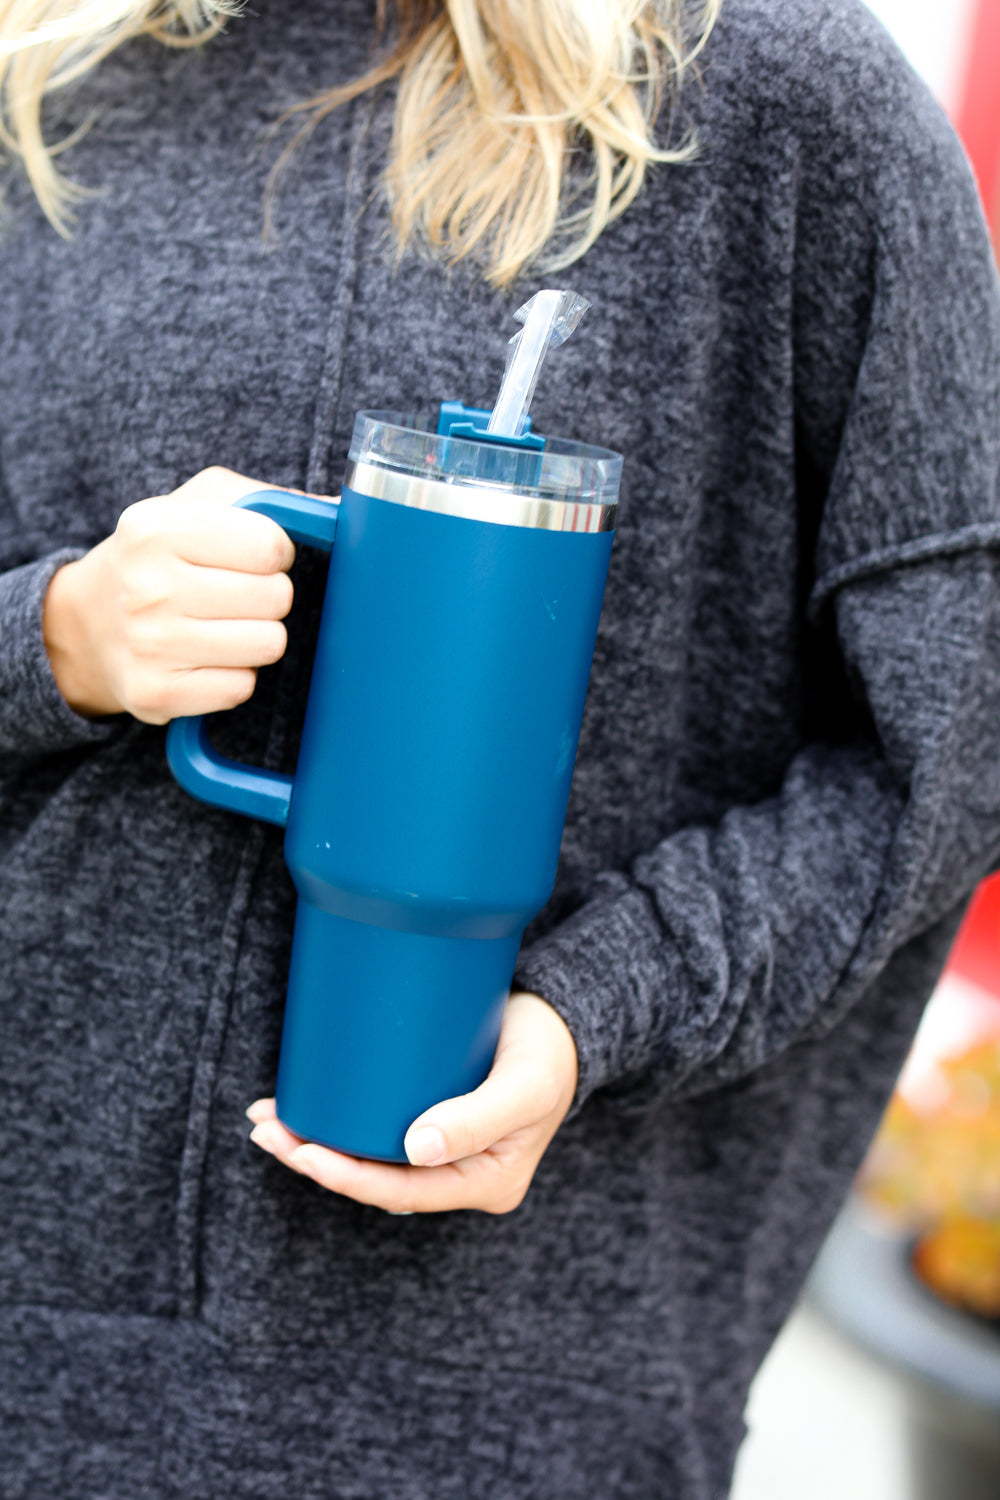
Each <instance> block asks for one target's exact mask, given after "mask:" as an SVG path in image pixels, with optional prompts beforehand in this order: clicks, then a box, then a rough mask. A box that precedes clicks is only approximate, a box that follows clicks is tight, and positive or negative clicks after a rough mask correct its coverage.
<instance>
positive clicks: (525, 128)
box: [0, 0, 722, 286]
mask: <svg viewBox="0 0 1000 1500" xmlns="http://www.w3.org/2000/svg"><path fill="white" fill-rule="evenodd" d="M385 3H386V0H379V3H378V19H379V28H378V29H379V33H380V34H381V33H382V32H383V30H384V26H385V14H384V11H385ZM721 3H722V0H694V4H693V5H692V0H396V4H395V6H394V19H395V22H396V26H395V35H396V40H395V44H394V46H393V47H392V50H391V51H390V52H389V53H388V54H387V55H386V56H384V57H382V58H381V59H380V60H379V61H377V62H376V63H374V64H373V66H372V67H371V68H370V69H369V70H368V72H366V73H365V74H363V75H362V76H361V77H360V78H357V79H355V80H354V81H353V82H352V83H350V84H347V85H345V86H343V87H340V88H336V89H332V90H330V91H329V92H328V93H326V94H322V95H319V96H318V97H316V98H314V99H308V100H304V101H302V103H300V104H298V105H296V106H295V107H294V109H293V111H291V113H297V112H300V111H306V112H307V114H308V118H307V121H306V124H305V125H304V127H303V129H302V130H301V131H300V132H299V135H298V136H297V137H296V140H295V142H293V143H292V146H291V147H289V148H287V149H286V151H285V152H284V153H283V154H282V158H281V161H284V160H285V159H286V158H287V156H288V154H289V152H290V151H291V150H292V149H294V146H295V144H296V143H297V142H298V141H299V140H300V139H301V136H302V135H303V134H305V133H307V132H308V131H309V130H311V129H312V128H314V127H315V125H316V124H317V123H318V121H319V120H321V119H322V118H323V116H324V115H326V114H328V113H329V112H330V110H332V109H335V108H337V107H338V106H339V105H341V104H343V103H344V102H345V101H346V100H348V99H350V98H353V97H355V96H357V95H358V94H361V93H363V92H365V91H367V90H368V89H371V88H374V87H377V86H378V85H379V84H381V83H384V82H386V81H388V80H390V79H398V95H397V100H396V113H395V127H394V131H393V139H392V149H391V151H390V156H389V162H388V166H387V168H386V174H385V180H386V184H387V187H388V192H389V197H390V200H391V203H392V211H393V222H394V226H395V229H396V233H397V236H398V239H399V243H400V245H401V246H405V245H408V244H411V243H413V242H414V241H417V242H421V241H422V242H423V243H424V244H425V245H427V246H429V247H430V249H431V250H432V251H433V252H434V253H436V254H438V255H440V256H441V257H443V258H444V259H445V260H447V261H449V262H453V261H458V260H462V259H464V258H465V257H468V256H472V257H473V258H475V259H476V260H477V261H478V262H480V263H481V264H482V266H483V270H484V274H485V275H486V277H487V279H488V280H489V281H491V282H492V283H493V284H494V285H497V286H506V285H508V284H509V283H510V282H511V281H513V280H514V279H515V277H516V276H517V275H518V274H519V273H520V272H521V271H523V270H524V269H526V268H527V267H528V266H538V267H539V268H540V269H548V270H553V269H556V268H558V267H562V266H566V265H569V264H570V263H571V262H572V261H574V260H576V259H578V258H579V256H581V255H582V254H583V253H584V251H585V250H587V248H588V247H589V246H590V245H592V244H593V242H594V240H595V239H596V238H597V236H598V235H599V234H600V233H601V231H602V230H603V229H604V228H605V226H606V225H607V224H608V223H609V222H610V221H611V220H612V219H614V218H617V217H618V215H619V214H621V213H623V212H624V210H625V209H626V208H627V207H628V205H629V204H630V203H631V202H632V201H633V200H634V198H635V196H636V194H637V193H638V192H639V189H640V188H641V186H642V183H643V180H644V177H645V174H646V171H647V169H648V168H649V167H650V166H651V165H652V164H653V163H655V162H677V161H682V160H685V159H687V158H688V157H689V156H690V155H691V152H692V142H691V140H690V138H689V137H688V136H686V135H684V136H682V138H681V139H680V140H679V141H678V142H677V143H675V144H670V143H669V139H668V140H667V141H666V142H663V143H661V142H658V141H657V139H656V137H655V135H654V125H655V123H656V121H657V119H658V117H659V116H660V115H661V114H662V113H664V104H665V103H667V102H669V104H670V105H671V106H673V105H674V104H675V103H676V100H677V97H678V94H679V89H680V84H681V81H682V78H683V75H684V74H685V72H686V71H687V69H688V68H689V67H690V65H691V63H692V62H693V60H694V58H695V57H696V56H697V54H698V52H699V51H700V49H701V48H702V46H703V45H704V42H705V39H706V38H707V36H708V33H709V31H710V30H711V28H712V26H713V25H714V23H715V19H716V16H717V14H718V11H719V7H720V5H721ZM241 8H242V3H241V0H0V138H2V140H3V141H4V143H5V144H6V146H7V147H8V149H10V150H11V151H13V152H14V153H16V154H17V155H18V156H19V157H20V158H21V160H22V161H23V164H24V167H25V170H26V172H27V174H28V177H29V179H30V181H31V184H32V186H33V188H34V190H35V193H36V195H37V197H38V200H39V202H40V204H41V206H42V208H43V210H44V211H45V214H46V215H47V217H48V218H49V220H50V222H51V223H52V224H53V225H54V226H55V228H56V229H58V230H59V232H60V233H63V234H66V233H67V232H68V230H69V226H70V223H71V221H72V217H73V202H74V200H75V199H76V198H78V197H79V196H81V189H79V188H78V187H77V186H76V185H75V184H74V183H73V182H72V181H71V180H70V179H68V178H67V177H66V176H65V175H64V174H63V173H62V172H60V170H59V167H58V164H57V160H56V158H57V156H58V154H59V152H60V151H63V150H65V149H66V147H67V146H68V145H71V144H72V143H73V141H75V140H76V139H77V138H78V136H79V131H77V132H75V133H74V134H73V135H72V136H70V137H68V138H66V139H65V140H63V141H61V142H58V143H57V144H55V145H50V144H49V143H48V142H46V140H45V138H44V136H43V133H42V127H41V117H40V116H41V104H42V99H43V97H44V96H45V94H47V93H49V92H50V91H52V90H54V89H58V88H62V87H64V86H65V85H67V84H68V83H70V82H72V81H73V80H75V79H77V78H79V77H80V75H81V74H83V73H85V72H86V71H87V70H89V69H90V68H92V67H93V66H94V65H95V64H96V63H98V62H99V61H100V60H101V59H102V58H104V57H106V56H107V55H108V53H109V52H111V51H113V50H114V49H115V48H116V47H118V46H120V45H121V44H122V43H123V42H125V41H128V40H130V39H131V38H133V37H136V36H139V35H143V34H146V35H153V36H155V37H157V38H159V40H160V41H162V42H165V43H167V44H169V45H172V46H193V45H198V44H199V43H201V42H204V41H206V40H207V39H208V38H209V37H210V36H212V35H213V34H214V33H215V32H217V31H218V30H220V28H221V27H223V26H224V25H225V23H226V22H227V20H229V19H230V18H231V17H233V16H235V15H237V14H238V13H239V11H240V10H241ZM666 115H667V120H668V128H667V132H666V134H667V136H668V138H669V135H670V133H671V128H672V127H673V124H674V122H673V118H672V116H673V109H672V108H670V109H668V110H666Z"/></svg>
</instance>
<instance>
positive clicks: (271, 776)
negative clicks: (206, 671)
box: [167, 714, 292, 828]
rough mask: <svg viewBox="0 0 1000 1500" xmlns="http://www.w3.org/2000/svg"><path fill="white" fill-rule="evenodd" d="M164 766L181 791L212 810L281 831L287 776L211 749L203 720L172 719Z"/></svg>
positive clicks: (285, 813)
mask: <svg viewBox="0 0 1000 1500" xmlns="http://www.w3.org/2000/svg"><path fill="white" fill-rule="evenodd" d="M167 764H168V765H169V766H170V769H171V771H173V773H174V775H175V776H176V778H177V780H178V781H179V782H180V784H181V786H182V787H183V788H184V790H185V791H186V792H189V793H190V794H191V796H192V797H197V799H198V801H199V802H207V803H209V804H210V805H211V806H212V807H224V808H225V809H226V811H227V812H235V813H243V814H244V815H245V816H246V817H248V818H258V819H259V820H260V821H261V822H262V823H276V824H277V825H278V827H279V828H284V826H285V824H286V823H287V822H288V806H289V803H290V802H291V799H292V778H291V777H290V776H283V775H282V774H281V772H280V771H265V770H264V769H263V767H257V766H245V765H241V763H240V762H239V761H236V760H227V758H226V757H225V756H224V755H220V754H219V753H218V751H216V750H213V749H212V746H211V745H210V744H209V740H208V730H207V729H206V727H205V720H204V719H203V718H202V717H201V715H200V714H199V715H198V716H197V717H195V718H191V719H173V720H172V721H171V724H170V727H169V728H168V730H167Z"/></svg>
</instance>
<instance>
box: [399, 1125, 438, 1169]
mask: <svg viewBox="0 0 1000 1500" xmlns="http://www.w3.org/2000/svg"><path fill="white" fill-rule="evenodd" d="M403 1146H404V1148H405V1150H406V1155H407V1157H408V1159H409V1161H410V1164H411V1165H412V1166H414V1167H433V1166H435V1165H436V1163H437V1162H439V1161H443V1160H444V1158H445V1156H446V1155H447V1150H448V1148H447V1146H446V1145H445V1139H444V1136H443V1135H442V1133H441V1131H440V1130H438V1128H437V1126H436V1125H418V1126H417V1128H416V1130H411V1131H410V1132H409V1133H408V1134H407V1136H406V1139H405V1140H404V1141H403Z"/></svg>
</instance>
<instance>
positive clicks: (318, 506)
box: [167, 490, 339, 828]
mask: <svg viewBox="0 0 1000 1500" xmlns="http://www.w3.org/2000/svg"><path fill="white" fill-rule="evenodd" d="M236 504H237V506H239V508H240V509H241V510H255V511H257V512H258V513H259V514H260V515H262V516H269V517H270V518H271V520H272V521H277V523H278V525H279V526H280V527H281V528H282V530H283V531H285V532H287V534H288V535H289V536H290V537H291V539H292V541H293V542H304V543H306V544H307V545H308V546H310V547H318V548H319V550H320V551H321V552H329V551H331V549H332V548H333V539H334V535H335V533H336V530H337V513H338V510H339V501H337V500H316V499H314V498H313V496H311V495H296V494H293V493H292V492H291V491H286V490H258V491H256V492H255V493H254V494H252V495H245V496H244V497H243V499H242V500H237V501H236ZM167 764H168V765H169V766H170V769H171V771H172V772H173V773H174V776H175V777H176V778H177V780H178V781H179V782H180V784H181V786H182V787H183V788H184V790H185V791H186V792H189V793H190V795H191V796H192V797H196V798H197V799H198V801H199V802H207V803H208V804H209V805H210V806H211V807H222V808H225V809H226V811H227V812H236V813H243V814H244V815H245V816H246V817H248V818H257V819H259V820H260V821H261V822H263V823H276V824H277V826H278V827H279V828H284V826H285V824H286V823H287V822H288V809H289V806H290V805H291V799H292V778H291V777H290V776H285V775H283V774H282V773H281V772H280V771H265V770H264V769H263V768H262V767H258V766H247V765H244V764H243V763H242V762H240V761H237V760H228V759H227V758H226V756H224V755H219V754H217V752H216V751H215V750H213V749H212V746H211V745H210V743H209V739H208V731H207V729H206V727H205V720H204V717H203V716H202V715H201V714H198V715H196V716H194V717H192V718H184V719H173V720H172V721H171V723H170V725H169V727H168V729H167Z"/></svg>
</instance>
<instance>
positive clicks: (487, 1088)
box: [247, 994, 577, 1214]
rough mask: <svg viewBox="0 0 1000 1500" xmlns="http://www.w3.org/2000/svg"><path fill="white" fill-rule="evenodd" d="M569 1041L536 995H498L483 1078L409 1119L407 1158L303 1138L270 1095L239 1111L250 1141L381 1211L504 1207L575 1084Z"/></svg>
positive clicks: (527, 1180) (523, 1188) (499, 1210)
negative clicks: (499, 1014) (386, 1158)
mask: <svg viewBox="0 0 1000 1500" xmlns="http://www.w3.org/2000/svg"><path fill="white" fill-rule="evenodd" d="M576 1074H577V1059H576V1046H575V1044H574V1042H573V1038H572V1036H571V1035H570V1032H569V1029H568V1027H567V1026H566V1023H565V1021H563V1019H562V1017H561V1016H559V1015H558V1014H557V1013H556V1011H554V1010H553V1009H552V1007H551V1006H550V1005H548V1004H547V1003H546V1002H545V1001H544V1000H542V999H541V998H540V997H539V996H538V995H526V994H514V995H511V997H510V999H509V1000H508V1002H507V1009H506V1011H505V1013H504V1019H503V1026H502V1028H501V1031H500V1041H499V1043H498V1045H497V1053H496V1058H495V1059H494V1062H493V1068H492V1071H491V1072H490V1076H489V1077H488V1078H487V1080H486V1082H485V1083H483V1084H482V1085H480V1087H479V1088H478V1089H476V1090H474V1092H473V1093H471V1094H464V1095H462V1096H461V1097H460V1098H457V1099H446V1100H445V1101H444V1102H443V1103H441V1104H435V1105H434V1106H433V1108H431V1109H428V1110H426V1111H425V1112H424V1113H423V1114H422V1115H420V1117H419V1118H418V1119H416V1120H414V1122H413V1124H412V1125H411V1126H410V1128H409V1130H408V1131H407V1133H406V1140H405V1142H404V1144H405V1147H406V1154H407V1156H408V1157H409V1159H410V1162H411V1163H412V1165H411V1166H408V1167H406V1166H393V1165H392V1164H390V1163H387V1162H377V1161H362V1160H359V1159H358V1158H357V1157H353V1156H344V1155H343V1154H342V1153H341V1152H339V1151H330V1150H328V1149H327V1148H326V1147H325V1146H316V1145H312V1144H303V1142H302V1141H301V1140H300V1139H299V1137H298V1136H296V1135H292V1133H291V1131H289V1130H286V1129H285V1127H284V1126H283V1125H282V1124H280V1123H279V1121H278V1120H277V1118H276V1117H275V1113H274V1100H273V1099H259V1100H258V1101H257V1103H256V1104H252V1105H251V1106H250V1108H249V1109H248V1110H247V1114H248V1115H249V1117H250V1119H251V1120H253V1122H254V1128H253V1130H252V1131H251V1133H250V1139H251V1140H252V1141H254V1142H255V1143H256V1144H257V1145H258V1146H261V1147H262V1148H263V1149H264V1150H265V1151H270V1152H271V1154H272V1155H273V1156H276V1157H277V1158H278V1160H279V1161H283V1162H284V1163H285V1165H286V1166H289V1167H293V1168H294V1169H295V1171H296V1172H302V1173H304V1175H305V1176H307V1177H311V1178H313V1180H314V1181H315V1182H318V1183H319V1184H320V1186H321V1187H325V1188H329V1189H330V1191H331V1192H334V1193H343V1194H344V1195H345V1196H346V1197H348V1198H355V1199H357V1201H358V1202H359V1203H371V1204H374V1205H375V1207H377V1208H384V1209H386V1210H388V1212H389V1213H395V1214H409V1213H439V1212H441V1210H443V1209H450V1208H478V1209H481V1210H482V1211H483V1212H484V1213H490V1214H505V1213H509V1212H510V1210H511V1209H513V1208H516V1207H517V1206H518V1204H519V1203H520V1202H521V1200H522V1199H523V1197H524V1195H525V1193H526V1192H527V1191H528V1188H529V1186H530V1184H531V1179H532V1177H533V1176H534V1174H535V1168H536V1167H537V1166H538V1163H539V1161H540V1160H541V1158H542V1153H543V1152H544V1150H545V1148H546V1146H547V1145H548V1144H549V1141H550V1140H551V1139H552V1137H553V1136H554V1135H555V1133H556V1130H557V1129H558V1128H559V1126H560V1125H561V1124H562V1121H563V1119H564V1117H565V1115H566V1112H567V1110H568V1109H569V1107H570V1104H571V1103H572V1100H573V1095H574V1093H575V1092H576Z"/></svg>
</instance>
